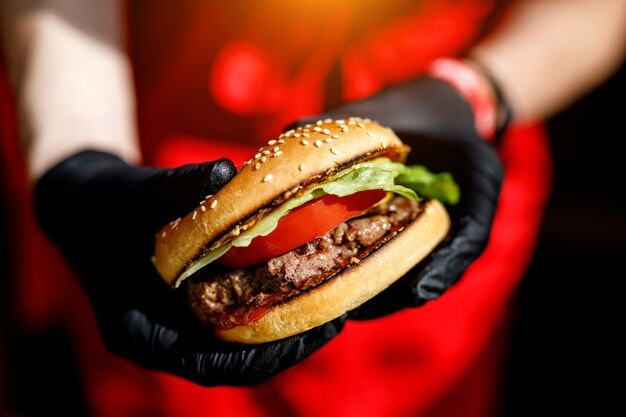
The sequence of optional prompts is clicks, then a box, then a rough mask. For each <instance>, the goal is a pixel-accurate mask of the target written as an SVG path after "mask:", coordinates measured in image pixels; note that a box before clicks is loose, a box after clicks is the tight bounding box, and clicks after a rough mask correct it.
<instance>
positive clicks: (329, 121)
mask: <svg viewBox="0 0 626 417" xmlns="http://www.w3.org/2000/svg"><path fill="white" fill-rule="evenodd" d="M332 122H333V119H331V118H330V117H329V118H327V119H324V123H332Z"/></svg>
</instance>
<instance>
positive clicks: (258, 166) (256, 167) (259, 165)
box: [254, 157, 265, 171]
mask: <svg viewBox="0 0 626 417" xmlns="http://www.w3.org/2000/svg"><path fill="white" fill-rule="evenodd" d="M263 158H265V157H263ZM259 168H261V163H260V162H257V163H256V165H255V166H254V170H255V171H256V170H257V169H259Z"/></svg>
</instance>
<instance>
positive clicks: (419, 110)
mask: <svg viewBox="0 0 626 417" xmlns="http://www.w3.org/2000/svg"><path fill="white" fill-rule="evenodd" d="M350 116H359V117H363V118H366V117H367V118H370V119H372V120H375V121H377V122H379V123H381V124H382V125H385V126H389V127H391V128H392V129H393V130H394V131H395V132H396V134H397V135H398V136H399V137H400V138H401V139H402V140H403V141H404V142H405V143H406V144H408V145H410V146H411V148H412V150H411V153H410V154H409V160H408V163H409V164H421V165H425V166H426V167H428V168H429V169H430V170H431V171H433V172H440V171H450V172H452V174H453V175H454V177H455V179H456V180H457V182H458V183H459V185H460V187H461V201H460V203H459V204H458V205H457V206H455V207H448V209H449V211H450V214H451V218H452V228H451V233H450V234H449V236H448V237H447V239H446V240H445V241H444V242H443V243H442V244H441V245H440V246H439V247H438V248H437V249H436V250H435V251H434V252H433V253H432V254H431V255H430V256H429V258H427V259H426V260H425V261H423V262H422V263H421V264H420V265H419V266H418V267H417V268H416V269H414V270H413V271H411V272H410V273H408V274H407V275H406V276H404V277H403V278H402V279H400V280H399V281H397V282H396V283H394V284H393V285H392V286H391V287H390V288H388V289H387V290H385V291H384V292H383V293H381V294H379V295H378V296H377V297H375V298H373V299H372V300H370V301H369V302H367V303H365V304H364V305H363V306H361V307H359V308H358V309H356V310H354V311H352V312H351V313H350V318H352V319H370V318H375V317H380V316H383V315H386V314H390V313H392V312H395V311H398V310H400V309H402V308H406V307H417V306H420V305H422V304H424V303H425V302H427V301H429V300H433V299H435V298H437V297H439V296H440V295H441V294H443V292H444V291H446V290H447V289H448V288H449V287H450V286H451V285H452V284H453V283H455V282H456V281H457V280H458V279H459V277H460V276H461V275H462V274H463V272H464V271H465V269H466V268H467V267H468V266H469V265H470V263H471V262H472V261H473V260H474V259H476V258H477V257H478V255H480V253H481V252H482V250H483V249H484V247H485V245H486V243H487V240H488V238H489V231H490V228H491V223H492V218H493V216H494V212H495V207H496V203H497V200H498V194H499V190H500V185H501V182H502V179H503V168H502V165H501V162H500V160H499V158H498V156H497V154H496V152H495V150H494V147H493V146H492V144H491V143H489V142H488V141H486V140H485V139H483V138H482V137H480V136H479V135H478V133H477V131H476V127H475V124H474V117H473V113H472V108H471V107H470V105H469V103H468V101H467V100H466V99H465V98H464V96H462V95H461V94H460V93H459V92H458V91H457V90H456V89H455V88H453V87H452V86H451V85H450V84H448V83H447V82H444V81H441V80H439V79H435V78H431V77H428V76H424V77H420V78H418V79H415V80H413V81H411V82H407V83H405V84H401V85H396V86H393V87H390V88H388V89H386V90H383V91H382V92H381V93H379V94H377V95H374V96H371V97H368V98H366V99H364V100H360V101H356V102H352V103H349V104H346V105H343V106H342V107H339V108H336V109H333V110H331V111H328V112H326V113H324V114H321V115H317V116H315V117H314V118H308V119H306V120H301V121H299V122H298V124H302V123H311V122H314V121H315V120H319V119H325V118H332V119H345V118H348V117H350Z"/></svg>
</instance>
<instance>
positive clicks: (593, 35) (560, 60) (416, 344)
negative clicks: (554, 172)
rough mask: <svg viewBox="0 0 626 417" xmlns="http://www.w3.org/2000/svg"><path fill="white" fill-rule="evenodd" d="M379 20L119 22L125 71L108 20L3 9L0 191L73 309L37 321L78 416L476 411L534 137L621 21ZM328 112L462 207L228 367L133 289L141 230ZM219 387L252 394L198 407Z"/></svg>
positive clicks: (154, 300)
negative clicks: (353, 120)
mask: <svg viewBox="0 0 626 417" xmlns="http://www.w3.org/2000/svg"><path fill="white" fill-rule="evenodd" d="M387 3H388V2H386V3H385V5H384V6H382V5H378V4H377V2H373V1H372V2H369V1H368V2H350V1H346V2H339V3H338V2H325V1H318V2H315V4H313V3H311V4H309V3H303V4H300V5H297V6H296V5H295V3H294V4H291V3H290V2H282V1H279V0H275V1H270V2H263V4H257V2H253V1H242V2H236V3H229V4H221V2H201V1H196V2H193V1H191V2H186V3H185V4H184V5H180V4H177V5H176V7H174V5H173V2H137V3H134V4H129V5H128V8H129V9H128V15H127V20H128V22H129V23H130V24H129V25H128V28H127V30H128V35H129V36H128V42H129V48H128V49H129V50H128V53H127V52H126V48H125V45H126V43H125V42H126V38H125V37H124V36H123V33H124V30H125V27H124V19H122V17H121V16H122V15H123V13H122V7H123V5H122V2H114V1H111V2H98V1H75V0H48V1H40V2H35V3H33V2H26V1H19V0H13V1H9V2H6V4H5V5H4V9H3V18H4V19H5V22H6V25H5V26H6V33H5V39H6V40H7V41H6V42H5V49H6V61H7V69H8V76H9V78H10V79H11V80H12V85H13V86H14V91H15V97H16V100H15V102H16V103H17V104H18V107H17V114H18V117H19V126H20V136H21V139H22V146H23V155H24V160H25V166H24V167H20V166H19V164H16V163H15V162H12V164H15V165H18V166H16V167H15V170H13V171H11V173H10V174H11V175H16V173H18V172H22V173H26V176H27V178H28V182H29V184H31V186H32V191H33V200H34V201H33V204H34V208H35V214H36V217H37V220H38V222H39V224H40V225H41V227H42V229H43V231H45V233H46V234H47V236H48V237H49V238H50V239H51V240H52V242H54V244H55V245H56V246H57V247H58V248H59V249H60V251H61V253H62V254H63V256H64V258H65V260H66V261H67V263H68V264H69V265H71V267H72V269H73V271H72V274H73V275H75V276H76V277H77V278H78V281H79V282H80V283H81V286H82V287H83V289H84V290H85V294H86V295H87V299H83V302H84V301H86V300H88V301H89V304H88V307H87V306H86V305H85V304H82V310H81V309H80V308H78V307H71V306H68V305H66V304H70V303H64V300H58V301H57V305H63V309H60V310H59V311H64V312H65V313H64V314H65V320H66V322H70V323H71V324H70V327H71V332H72V333H73V334H74V335H75V336H76V342H75V343H76V351H77V353H78V354H79V355H80V362H81V366H82V369H81V370H82V377H83V383H84V384H85V391H86V392H87V393H88V395H87V398H88V402H89V404H88V408H90V409H92V410H94V413H95V412H96V411H97V413H98V414H101V415H120V414H123V415H130V414H133V413H142V414H155V415H169V414H176V415H194V414H195V413H200V412H205V411H206V410H207V409H208V410H211V411H212V412H214V413H215V414H218V415H222V414H223V415H292V414H293V415H319V414H322V413H323V414H324V415H346V414H347V415H351V414H358V415H427V413H430V415H438V414H439V415H451V414H454V413H455V412H457V413H458V412H460V411H459V410H464V411H465V414H464V415H468V411H467V410H471V411H472V413H473V414H471V415H488V414H490V413H493V411H494V410H493V401H489V398H490V395H494V387H495V386H496V385H497V384H496V381H498V377H499V374H498V371H497V367H498V364H499V363H500V362H498V360H499V357H498V354H501V349H500V343H502V334H501V332H502V329H503V326H504V325H505V323H506V318H507V316H508V310H507V303H508V301H509V299H510V297H511V294H512V293H513V292H514V290H515V287H516V284H517V282H518V281H519V279H520V277H521V275H522V273H523V270H524V267H525V265H526V263H527V261H528V258H529V256H530V254H531V252H532V246H533V241H534V239H535V237H536V232H537V228H538V226H539V222H540V218H541V210H542V205H543V202H544V200H545V198H546V196H547V193H548V190H549V181H550V178H549V174H550V163H549V156H548V152H547V147H546V143H545V140H546V138H545V135H544V132H543V130H542V129H541V127H540V126H539V125H537V124H536V122H537V121H540V120H542V119H545V118H546V117H548V116H550V115H551V114H554V113H555V112H556V111H558V110H559V109H562V108H563V107H564V106H566V105H567V104H569V103H571V102H572V101H573V100H575V99H576V98H578V97H580V96H581V94H583V93H584V92H585V91H589V90H590V89H591V88H593V87H594V86H596V85H598V83H600V82H601V80H603V79H605V78H606V77H607V76H608V75H609V74H610V73H611V72H612V71H614V70H615V68H617V66H618V65H619V64H620V62H621V60H622V59H623V51H624V42H625V41H626V34H625V33H624V28H625V27H626V25H625V24H624V23H626V22H625V20H626V10H625V8H626V4H625V3H624V2H622V1H620V0H607V1H604V2H594V1H593V0H577V1H563V0H561V1H553V2H542V1H540V0H517V1H512V2H507V4H505V5H501V4H500V3H499V2H494V1H484V2H483V1H469V0H468V1H461V2H448V1H432V2H410V1H396V2H391V3H390V4H387ZM413 3H415V4H413ZM287 35H288V36H287ZM460 56H463V58H459V57H460ZM581 56H584V59H581ZM450 57H454V58H450ZM5 102H9V101H8V100H5ZM135 109H136V113H135ZM346 115H359V116H366V117H371V118H372V119H375V120H378V121H380V122H381V123H383V124H385V125H388V126H390V127H392V128H393V129H394V130H395V131H396V132H398V134H399V135H400V136H401V137H402V138H403V139H404V140H405V141H406V142H407V143H409V144H410V145H411V147H412V148H413V154H415V155H418V156H417V158H419V161H420V162H422V163H424V164H425V165H427V166H430V167H432V168H433V169H441V170H451V171H453V172H454V174H455V175H456V176H457V177H458V179H459V181H460V183H461V186H462V193H463V200H462V204H461V205H460V206H459V208H458V209H455V212H454V213H453V214H454V219H455V223H454V229H453V234H452V236H451V239H450V240H449V242H448V243H446V244H445V245H443V246H442V247H440V248H439V249H438V250H437V252H436V253H435V254H434V256H433V257H432V258H431V259H430V260H429V261H428V262H427V263H426V264H425V265H423V266H422V267H421V269H420V271H419V272H418V273H417V275H411V276H407V277H405V279H403V280H402V281H401V282H400V285H397V286H394V287H392V288H390V290H389V291H386V292H385V293H383V294H381V295H380V296H378V297H376V298H375V299H373V300H372V301H371V302H369V303H367V304H366V305H364V306H363V307H362V308H359V309H357V310H355V311H354V312H350V313H349V314H348V316H347V317H342V318H340V319H338V320H336V321H334V322H331V323H329V324H327V325H325V326H321V327H320V328H316V329H313V330H312V331H309V332H306V333H304V334H302V335H298V336H294V337H292V338H289V339H287V340H284V341H279V342H276V343H271V344H266V345H260V346H253V347H242V346H236V345H235V346H233V345H230V344H224V343H220V342H218V341H216V340H214V339H213V338H212V337H211V336H210V335H209V334H207V333H206V332H199V331H198V329H197V326H196V324H195V323H194V322H190V321H189V320H187V319H186V315H185V313H184V312H183V311H182V309H181V306H180V305H178V303H177V300H176V299H175V298H174V297H172V295H171V292H170V291H169V289H168V288H165V287H164V284H162V282H160V280H159V279H158V277H156V274H155V272H154V271H153V270H152V269H151V266H150V264H149V257H150V252H151V249H152V238H153V235H154V231H155V230H157V229H158V227H159V226H161V225H162V224H165V223H167V222H168V221H170V220H171V219H174V218H177V217H179V216H180V215H181V214H184V213H186V212H188V211H190V210H191V209H192V208H193V207H194V205H195V204H196V203H197V202H198V201H199V200H200V199H201V196H203V195H206V194H209V193H213V192H215V191H216V190H217V189H219V188H220V187H221V186H222V185H223V184H224V183H225V182H226V181H228V179H229V178H230V177H232V175H233V174H234V172H235V170H236V166H237V165H238V163H239V162H241V161H242V160H243V158H244V156H247V153H248V152H249V150H250V149H256V148H257V147H258V144H259V143H263V142H265V141H266V140H267V139H268V137H272V136H275V135H277V134H278V133H280V131H282V130H283V128H284V126H286V125H288V124H290V123H293V122H294V121H300V122H303V121H305V120H310V119H309V118H310V117H313V118H325V117H344V116H346ZM511 117H512V118H513V119H512V120H510V119H511ZM3 132H8V134H3V141H4V139H5V138H7V137H10V136H15V135H14V134H12V133H11V129H10V128H6V129H4V130H3ZM246 138H248V139H246ZM139 139H140V140H139ZM226 157H227V158H226ZM231 160H232V161H234V162H235V163H236V164H233V162H231ZM201 161H211V162H201ZM183 164H184V165H183ZM173 166H175V167H173ZM494 216H495V217H494ZM94 219H97V221H94ZM27 220H28V219H26V221H27ZM17 230H19V229H17ZM33 233H34V232H33ZM30 243H31V242H30V241H23V243H22V245H23V247H22V249H21V250H22V252H24V253H28V251H27V249H30V250H31V251H32V247H31V248H28V246H29V245H30ZM485 245H486V247H485ZM51 257H53V255H51ZM476 258H478V259H476ZM52 265H54V262H53V263H52ZM59 269H60V270H61V271H63V267H59ZM18 273H19V275H20V277H19V278H20V279H24V280H29V281H30V282H36V283H38V284H39V285H44V288H48V289H51V288H54V291H53V292H56V293H57V294H64V293H67V294H71V295H72V296H73V297H75V298H78V299H80V296H78V295H77V294H76V292H75V290H73V289H69V290H59V289H58V288H55V285H56V284H57V283H58V282H59V280H60V282H62V283H64V284H63V285H65V286H67V287H68V288H73V287H71V285H72V284H69V281H68V280H65V281H63V278H59V277H60V276H66V275H67V274H69V272H67V271H65V273H63V274H58V273H57V274H55V273H53V272H52V271H51V270H50V269H49V267H48V266H45V267H43V268H42V269H41V270H37V269H36V268H35V267H34V266H29V265H20V271H19V272H18ZM35 277H39V280H37V278H35ZM52 277H54V279H55V281H54V283H52V282H49V281H45V280H51V279H52ZM33 279H35V281H33ZM42 280H43V281H42ZM457 280H458V281H459V282H458V283H457V284H456V285H454V286H452V284H453V283H456V282H457ZM451 286H452V287H451ZM64 291H65V292H64ZM444 293H445V296H442V297H440V296H441V295H442V294H444ZM61 298H63V297H61ZM79 306H81V305H80V304H79ZM411 307H420V308H411ZM73 308H76V309H75V310H74V309H73ZM87 308H91V309H93V313H94V314H93V316H92V317H91V318H89V317H86V318H83V321H81V320H77V319H74V320H73V321H72V320H69V319H68V317H71V316H73V314H72V313H74V314H75V313H76V312H84V311H85V310H86V309H87ZM68 312H71V313H68ZM96 326H97V328H98V330H99V334H100V335H101V337H102V341H103V342H104V344H105V345H106V346H107V348H108V349H109V350H110V351H112V352H114V353H115V354H117V355H119V356H121V357H123V358H126V359H127V360H130V363H135V364H139V365H141V366H142V367H143V368H147V369H152V370H157V371H162V372H156V373H155V372H149V371H145V370H143V369H140V368H135V367H133V366H132V365H130V364H129V363H128V362H125V361H122V360H120V359H116V358H115V357H112V356H109V355H108V354H107V353H106V352H104V351H103V350H102V349H100V348H99V347H98V344H99V343H100V342H99V339H98V334H97V333H96V332H95V331H94V328H95V327H96ZM94 340H95V341H96V342H94ZM122 364H124V365H122ZM107 365H111V366H107ZM115 366H117V367H121V368H118V369H117V370H115ZM170 374H174V375H177V376H178V377H182V378H178V377H172V376H171V375H170ZM186 380H190V381H192V382H193V383H190V382H187V381H186ZM263 381H265V382H263ZM261 382H263V383H262V384H260V385H256V384H259V383H261ZM242 385H243V386H249V385H255V387H253V388H224V387H220V388H211V389H205V388H202V387H204V386H210V387H217V386H242ZM468 387H472V391H468V389H469V388H468ZM468 392H470V393H471V394H468ZM155 394H158V395H157V396H156V397H155ZM155 398H156V399H155ZM320 398H323V399H324V401H320V400H319V399H320ZM451 399H452V400H451Z"/></svg>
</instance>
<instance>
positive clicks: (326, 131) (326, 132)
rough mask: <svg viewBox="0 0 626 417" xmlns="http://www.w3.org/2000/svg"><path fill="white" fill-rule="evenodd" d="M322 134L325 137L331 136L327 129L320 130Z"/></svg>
mask: <svg viewBox="0 0 626 417" xmlns="http://www.w3.org/2000/svg"><path fill="white" fill-rule="evenodd" d="M322 132H323V133H324V134H325V135H330V134H331V133H330V130H328V129H324V130H322Z"/></svg>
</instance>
